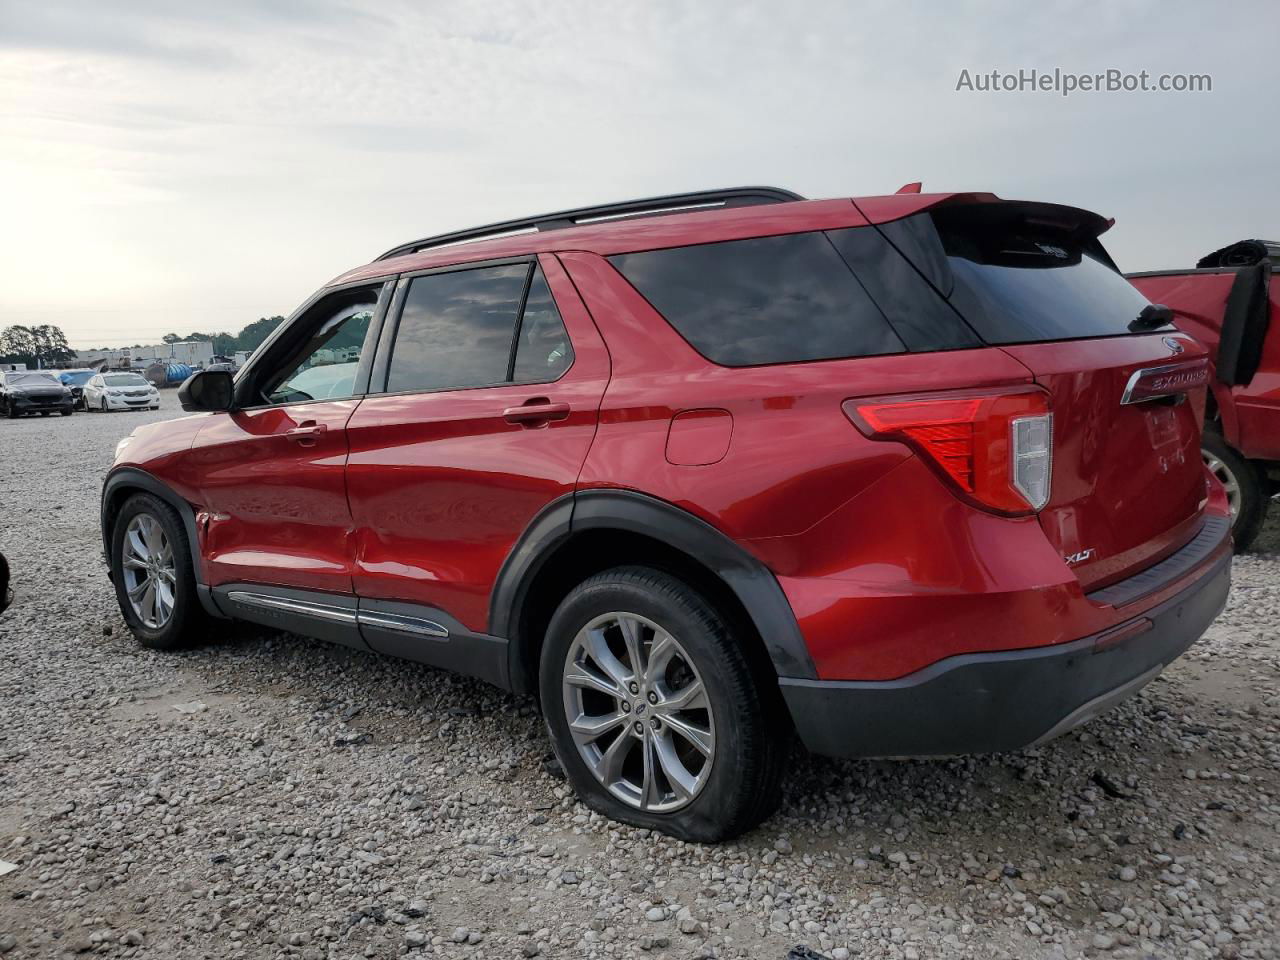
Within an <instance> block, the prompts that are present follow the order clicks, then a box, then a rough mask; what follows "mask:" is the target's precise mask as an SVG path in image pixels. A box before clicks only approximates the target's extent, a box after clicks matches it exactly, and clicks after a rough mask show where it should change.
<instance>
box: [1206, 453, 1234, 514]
mask: <svg viewBox="0 0 1280 960" xmlns="http://www.w3.org/2000/svg"><path fill="white" fill-rule="evenodd" d="M1200 456H1202V457H1203V458H1204V465H1205V466H1206V467H1208V468H1209V472H1210V473H1212V474H1213V475H1214V476H1215V477H1217V478H1218V482H1219V483H1221V484H1222V488H1223V489H1224V490H1225V491H1226V493H1227V504H1228V505H1229V506H1230V507H1231V521H1232V522H1233V523H1234V522H1235V519H1236V517H1237V516H1238V515H1239V514H1240V481H1239V480H1237V479H1236V475H1235V474H1234V473H1232V472H1231V468H1230V467H1228V466H1227V465H1226V464H1225V463H1223V462H1222V461H1221V460H1219V459H1218V458H1217V457H1215V456H1214V455H1213V454H1212V453H1210V452H1209V451H1208V450H1201V451H1200Z"/></svg>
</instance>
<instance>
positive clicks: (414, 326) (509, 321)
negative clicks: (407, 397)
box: [387, 263, 529, 393]
mask: <svg viewBox="0 0 1280 960" xmlns="http://www.w3.org/2000/svg"><path fill="white" fill-rule="evenodd" d="M528 276H529V265H528V264H527V263H515V264H510V265H508V266H502V267H480V268H477V269H474V270H458V271H456V272H454V273H433V274H428V275H427V276H425V277H415V278H414V279H413V280H412V281H411V282H410V283H409V292H408V294H407V295H406V296H405V298H404V309H403V310H402V311H401V313H400V325H399V327H398V328H397V329H396V340H395V345H394V346H393V347H392V351H391V369H390V372H389V374H388V377H387V390H389V391H391V392H393V393H394V392H396V391H398V390H449V389H456V388H459V387H481V386H486V385H489V384H495V383H503V382H504V381H506V379H507V369H508V365H509V363H510V358H511V338H512V336H513V335H514V334H515V328H516V314H518V313H519V312H520V298H521V297H522V296H523V295H524V288H525V283H526V281H527V280H528Z"/></svg>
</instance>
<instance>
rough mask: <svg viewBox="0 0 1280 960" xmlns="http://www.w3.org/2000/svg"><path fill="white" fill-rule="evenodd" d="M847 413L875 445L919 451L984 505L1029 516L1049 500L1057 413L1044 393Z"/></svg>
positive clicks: (899, 403)
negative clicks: (899, 444)
mask: <svg viewBox="0 0 1280 960" xmlns="http://www.w3.org/2000/svg"><path fill="white" fill-rule="evenodd" d="M844 411H845V413H846V414H847V415H848V417H849V419H850V420H852V421H853V422H854V424H855V425H856V426H857V427H858V428H859V429H860V430H861V431H862V432H863V433H864V434H866V435H867V436H868V437H870V438H871V439H873V440H896V441H898V442H902V443H906V444H907V445H909V446H910V447H912V448H913V449H914V450H915V451H916V452H917V453H919V454H921V455H922V456H923V457H924V458H925V460H926V462H928V463H929V464H931V465H932V466H933V467H934V468H935V469H937V470H938V471H939V472H940V473H941V474H942V475H943V477H944V478H945V479H946V480H948V481H949V482H950V483H952V484H953V485H954V486H956V487H958V488H959V489H960V490H961V491H962V492H963V493H964V494H966V495H967V496H968V497H969V498H971V499H972V500H974V501H976V502H977V503H979V504H980V505H982V506H984V507H988V508H990V509H993V510H996V511H998V512H1000V513H1009V514H1025V513H1030V512H1031V511H1033V510H1039V509H1041V508H1042V507H1044V505H1045V504H1046V503H1048V502H1049V491H1050V487H1051V481H1052V475H1053V471H1052V467H1053V415H1052V414H1051V413H1050V412H1049V397H1048V395H1047V394H1046V393H1044V392H1043V391H1041V390H1038V389H1036V388H1034V387H1030V388H1026V389H1020V390H1015V391H1010V392H1004V393H985V392H973V391H964V392H956V393H938V394H920V395H913V396H906V397H879V398H875V399H868V400H847V401H845V403H844Z"/></svg>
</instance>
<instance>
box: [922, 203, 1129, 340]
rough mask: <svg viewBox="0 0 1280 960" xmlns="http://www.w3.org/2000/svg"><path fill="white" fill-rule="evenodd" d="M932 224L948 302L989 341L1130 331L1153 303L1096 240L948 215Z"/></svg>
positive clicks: (1060, 338) (1070, 336) (937, 216)
mask: <svg viewBox="0 0 1280 960" xmlns="http://www.w3.org/2000/svg"><path fill="white" fill-rule="evenodd" d="M933 220H934V223H935V225H936V226H937V228H938V234H939V237H940V239H941V242H942V248H943V250H944V252H945V253H946V259H947V267H948V268H949V270H950V277H949V278H948V279H949V280H950V282H951V283H952V289H951V296H950V302H951V304H952V306H954V307H955V308H956V309H957V310H958V311H959V312H960V314H961V315H962V316H963V317H964V318H965V320H967V321H968V322H969V325H970V326H972V327H973V329H974V330H975V331H976V332H977V334H978V335H979V336H980V337H982V339H983V340H985V341H986V342H987V343H994V344H1002V343H1005V344H1007V343H1034V342H1040V341H1046V340H1073V339H1081V338H1086V337H1109V336H1117V335H1120V334H1129V333H1132V332H1133V331H1132V330H1130V328H1129V324H1130V323H1131V322H1132V321H1133V320H1135V319H1137V317H1138V314H1139V313H1141V311H1142V309H1143V307H1145V306H1147V303H1148V301H1147V298H1146V297H1144V296H1143V295H1142V294H1141V293H1139V292H1138V291H1137V290H1136V289H1134V287H1133V286H1132V285H1131V284H1130V283H1129V281H1127V280H1126V279H1125V278H1124V277H1123V276H1121V275H1120V274H1119V273H1117V272H1116V271H1115V270H1114V269H1113V268H1112V267H1111V266H1110V264H1108V263H1106V262H1104V260H1103V258H1104V257H1105V256H1106V255H1105V253H1103V252H1102V249H1101V247H1100V246H1099V245H1098V244H1097V241H1096V240H1092V239H1086V240H1083V241H1081V240H1079V239H1073V238H1071V237H1069V236H1066V235H1063V234H1061V233H1055V232H1053V231H1048V230H1043V231H1038V230H1035V229H1034V228H1029V227H1026V226H1025V225H1018V226H1010V225H1008V224H1001V225H988V224H983V223H979V222H975V221H974V220H973V219H970V218H967V217H964V216H954V217H953V216H948V215H946V214H945V213H944V212H943V211H939V212H938V213H936V214H934V216H933ZM1144 332H1145V331H1144Z"/></svg>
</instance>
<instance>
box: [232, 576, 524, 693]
mask: <svg viewBox="0 0 1280 960" xmlns="http://www.w3.org/2000/svg"><path fill="white" fill-rule="evenodd" d="M212 596H213V602H214V603H215V604H216V605H217V608H218V610H219V611H220V612H221V613H222V614H223V615H224V616H227V617H234V618H236V619H238V620H247V621H249V622H250V623H258V624H262V625H263V626H267V627H274V628H276V629H279V630H285V631H288V632H290V633H297V634H300V635H302V636H305V637H314V638H315V639H317V640H325V641H328V642H329V643H337V644H341V645H342V646H345V647H351V648H352V649H355V650H368V651H373V652H376V653H383V654H386V655H387V656H392V657H398V658H400V659H402V660H412V661H414V662H416V663H425V664H427V665H429V666H433V667H439V668H441V669H444V670H450V671H452V672H454V673H461V674H465V675H467V676H471V677H477V678H479V679H481V680H485V681H487V682H489V683H492V684H494V685H495V686H498V687H501V688H502V689H504V690H509V689H510V680H509V677H508V673H507V641H506V640H504V639H502V638H501V637H491V636H488V635H487V634H479V633H472V632H471V631H469V630H467V628H466V627H464V626H463V625H462V624H461V623H459V622H458V621H457V620H455V619H453V618H452V617H450V616H449V615H448V614H447V613H445V612H444V611H442V610H437V609H435V608H434V607H427V606H423V605H420V604H416V603H398V602H394V601H390V600H370V599H366V598H357V597H354V596H350V595H345V594H333V593H321V592H319V591H315V590H300V589H296V588H291V587H276V586H267V585H264V584H256V583H228V584H222V585H220V586H217V587H214V588H213V590H212Z"/></svg>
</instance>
